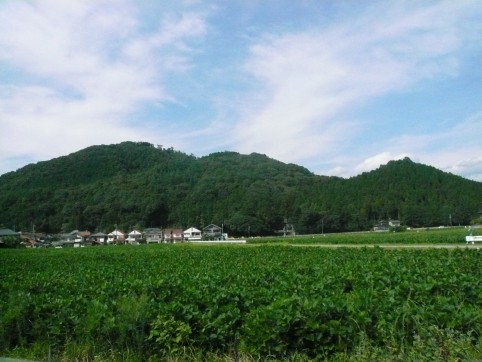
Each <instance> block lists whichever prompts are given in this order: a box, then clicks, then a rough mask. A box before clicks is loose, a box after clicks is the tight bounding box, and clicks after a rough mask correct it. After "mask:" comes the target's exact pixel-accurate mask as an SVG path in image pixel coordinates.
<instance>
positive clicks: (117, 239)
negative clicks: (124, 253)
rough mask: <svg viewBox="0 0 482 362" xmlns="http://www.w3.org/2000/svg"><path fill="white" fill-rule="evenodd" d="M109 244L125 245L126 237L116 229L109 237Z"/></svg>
mask: <svg viewBox="0 0 482 362" xmlns="http://www.w3.org/2000/svg"><path fill="white" fill-rule="evenodd" d="M107 243H109V244H110V243H115V244H117V243H122V244H123V243H125V235H124V233H123V232H122V231H120V230H117V229H115V230H114V231H112V232H111V233H109V235H108V236H107Z"/></svg>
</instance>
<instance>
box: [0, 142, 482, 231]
mask: <svg viewBox="0 0 482 362" xmlns="http://www.w3.org/2000/svg"><path fill="white" fill-rule="evenodd" d="M481 201H482V183H480V182H475V181H470V180H466V179H464V178H462V177H459V176H454V175H452V174H448V173H444V172H442V171H440V170H437V169H435V168H433V167H429V166H425V165H422V164H417V163H414V162H412V161H411V160H409V159H408V158H407V159H404V160H400V161H391V162H389V163H388V164H387V165H385V166H382V167H380V168H379V169H377V170H374V171H371V172H368V173H364V174H362V175H359V176H356V177H352V178H350V179H342V178H337V177H325V176H317V175H314V174H313V173H311V172H310V171H308V170H307V169H305V168H303V167H300V166H297V165H293V164H285V163H282V162H279V161H276V160H273V159H270V158H268V157H266V156H264V155H260V154H256V153H253V154H251V155H241V154H238V153H235V152H220V153H214V154H211V155H209V156H206V157H201V158H196V157H194V156H189V155H186V154H184V153H182V152H178V151H175V150H173V149H159V148H156V147H154V146H153V145H151V144H149V143H133V142H124V143H121V144H117V145H109V146H93V147H89V148H86V149H84V150H82V151H79V152H76V153H73V154H71V155H68V156H64V157H59V158H56V159H53V160H50V161H46V162H40V163H37V164H33V165H28V166H26V167H24V168H22V169H20V170H18V171H16V172H10V173H8V174H5V175H2V176H0V225H3V226H5V227H9V228H15V229H16V230H27V229H28V230H30V229H31V228H32V224H34V225H35V227H36V230H38V231H45V232H49V233H52V232H59V231H61V230H65V231H67V230H72V229H88V230H91V231H97V230H99V231H110V230H111V229H112V228H113V227H114V225H116V224H117V225H118V226H119V228H123V229H126V230H127V229H130V228H133V227H139V228H143V227H150V226H161V227H167V226H171V227H172V226H178V227H188V226H196V227H202V226H204V225H208V224H210V223H216V224H224V226H225V230H226V231H227V232H229V233H230V234H233V235H245V236H247V235H272V234H273V233H275V232H276V231H277V230H280V229H281V228H282V227H283V223H284V221H285V219H286V220H288V222H289V223H292V224H293V225H294V226H295V229H296V231H297V232H298V233H319V232H321V231H322V230H323V231H324V232H333V231H356V230H367V229H370V228H371V227H372V226H373V225H374V224H375V223H376V222H377V221H378V220H380V219H389V218H392V219H400V220H401V221H402V223H403V224H406V225H410V226H413V227H417V226H436V225H448V224H450V223H452V224H454V225H458V224H462V225H463V224H468V223H469V222H470V220H471V219H473V218H475V217H476V216H477V212H478V205H479V203H480V202H481Z"/></svg>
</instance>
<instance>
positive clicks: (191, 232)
mask: <svg viewBox="0 0 482 362" xmlns="http://www.w3.org/2000/svg"><path fill="white" fill-rule="evenodd" d="M183 236H184V240H187V241H192V240H201V239H202V233H201V230H198V229H196V228H194V227H191V228H189V229H187V230H184V232H183Z"/></svg>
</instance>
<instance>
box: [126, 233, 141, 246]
mask: <svg viewBox="0 0 482 362" xmlns="http://www.w3.org/2000/svg"><path fill="white" fill-rule="evenodd" d="M141 239H142V233H141V232H140V231H137V230H132V231H131V232H130V233H129V236H128V237H127V242H129V243H130V244H139V241H141Z"/></svg>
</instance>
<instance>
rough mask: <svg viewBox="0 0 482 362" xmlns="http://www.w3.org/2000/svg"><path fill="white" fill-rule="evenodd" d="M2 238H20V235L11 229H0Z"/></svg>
mask: <svg viewBox="0 0 482 362" xmlns="http://www.w3.org/2000/svg"><path fill="white" fill-rule="evenodd" d="M1 236H18V233H16V232H15V231H13V230H10V229H0V237H1Z"/></svg>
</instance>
